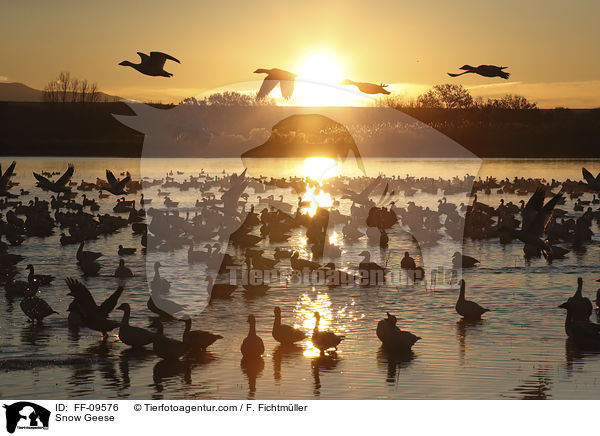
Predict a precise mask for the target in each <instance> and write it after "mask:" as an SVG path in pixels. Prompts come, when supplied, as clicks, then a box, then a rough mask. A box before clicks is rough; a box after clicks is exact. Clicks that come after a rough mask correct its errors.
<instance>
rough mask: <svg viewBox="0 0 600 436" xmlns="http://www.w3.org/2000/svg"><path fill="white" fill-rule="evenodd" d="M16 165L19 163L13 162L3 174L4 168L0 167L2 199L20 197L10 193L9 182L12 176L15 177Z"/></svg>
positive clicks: (0, 195)
mask: <svg viewBox="0 0 600 436" xmlns="http://www.w3.org/2000/svg"><path fill="white" fill-rule="evenodd" d="M15 165H17V162H15V161H14V160H13V161H12V163H11V164H10V165H9V167H8V168H7V169H6V171H4V173H2V166H1V165H0V197H7V198H17V197H18V195H16V194H12V193H10V192H8V182H9V180H10V178H11V176H12V175H13V171H14V169H15Z"/></svg>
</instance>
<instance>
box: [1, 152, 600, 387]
mask: <svg viewBox="0 0 600 436" xmlns="http://www.w3.org/2000/svg"><path fill="white" fill-rule="evenodd" d="M9 161H10V159H9V158H4V159H2V164H3V167H5V166H6V163H8V162H9ZM68 162H72V163H74V164H75V168H76V171H75V175H74V176H73V179H72V180H73V181H77V182H79V181H80V180H81V179H85V180H86V181H95V180H96V178H97V177H99V178H102V179H103V178H104V177H105V176H104V172H105V169H106V168H111V169H112V170H113V172H115V174H118V173H120V172H121V171H125V170H128V171H130V172H131V174H132V176H133V178H134V179H135V178H140V177H149V178H151V179H152V178H160V177H164V175H165V173H166V172H167V171H170V170H173V171H174V172H175V171H177V170H179V171H182V172H184V174H183V175H175V176H174V177H175V179H176V180H183V179H184V178H186V177H188V176H189V175H190V174H194V175H197V174H198V173H199V172H200V170H201V169H204V171H206V172H208V173H210V174H212V175H222V172H223V170H225V172H226V173H232V172H238V173H239V172H240V171H241V170H243V168H244V167H243V165H242V163H241V161H240V160H239V159H186V160H177V159H145V160H144V161H143V162H142V163H140V161H139V160H129V159H80V158H72V159H64V158H61V159H47V158H43V159H42V158H40V159H21V158H19V159H17V168H16V172H17V175H16V176H15V177H13V181H16V182H19V183H20V185H19V186H18V187H16V188H13V190H15V191H18V189H17V188H24V189H27V190H30V194H29V195H28V196H23V197H22V198H21V200H23V202H24V203H26V201H28V200H29V199H30V198H33V196H39V197H40V198H43V199H46V198H49V195H48V193H45V192H43V191H41V190H40V189H39V188H36V187H34V179H33V176H32V174H31V172H32V171H37V172H39V171H41V170H46V171H53V170H55V171H64V169H66V166H67V163H68ZM303 165H304V162H286V163H282V162H278V161H276V160H263V161H259V162H255V163H254V166H253V167H252V168H251V169H250V170H249V174H250V175H259V174H262V175H265V176H276V177H278V176H287V175H290V174H295V175H297V176H299V177H303V176H304V175H305V174H303V171H304V167H303ZM365 165H366V168H367V174H369V175H370V176H376V175H377V174H380V173H381V174H384V175H387V176H392V175H400V176H402V177H404V175H406V174H411V175H413V176H415V177H421V176H427V177H438V176H439V177H443V178H446V179H447V178H451V177H454V176H459V177H462V176H464V175H465V174H466V173H470V174H473V175H476V176H480V177H482V178H484V177H486V176H488V175H491V176H495V177H497V178H498V179H501V178H504V177H510V178H512V177H514V176H525V177H540V178H545V179H546V180H551V179H552V178H555V179H557V180H561V181H562V180H565V179H566V178H571V179H574V180H579V179H580V178H581V167H582V166H585V167H586V168H588V169H589V170H590V171H591V172H593V173H596V172H598V171H599V169H600V161H585V162H582V161H574V160H573V161H571V160H563V161H553V160H552V161H551V160H548V161H546V160H539V161H525V160H520V161H505V160H492V161H483V162H480V161H453V160H446V161H435V160H425V161H418V160H416V161H415V160H413V161H405V160H386V161H383V160H377V159H367V160H365ZM341 172H342V173H343V174H349V175H358V174H355V173H353V172H352V170H348V171H346V170H341ZM158 189H159V187H153V188H150V189H145V190H144V195H145V197H146V198H152V199H153V201H154V204H156V203H157V202H158V201H159V197H158V196H157V190H158ZM169 191H170V192H171V198H172V199H173V200H175V201H180V205H179V206H180V207H183V208H190V207H193V205H194V203H195V201H196V199H198V198H200V193H199V192H196V191H193V190H190V191H187V192H179V191H177V190H169ZM88 194H89V197H91V198H96V199H97V198H98V193H97V192H93V193H88ZM249 194H250V199H249V201H250V203H252V202H255V201H256V196H255V195H254V193H253V192H252V190H251V189H250V190H249ZM268 194H273V195H274V196H275V197H276V198H277V197H278V196H279V195H280V194H281V195H284V199H285V200H286V201H288V202H289V203H292V204H295V203H296V198H297V196H296V194H295V193H292V192H291V191H290V190H283V189H275V190H273V191H268ZM263 195H267V194H263ZM441 196H442V195H441V194H438V195H431V194H424V193H421V192H418V193H417V194H416V195H415V196H414V197H411V198H403V197H400V198H399V199H398V200H397V201H396V204H397V206H399V207H404V206H406V204H407V202H408V201H414V202H416V203H417V204H418V205H423V206H426V205H427V206H429V207H431V208H437V200H438V199H439V198H440V197H441ZM130 197H131V198H132V199H133V198H136V199H138V198H139V194H137V195H136V196H135V197H134V196H133V195H132V196H130ZM447 197H448V201H449V202H453V203H456V204H460V203H461V202H465V203H468V202H469V200H470V199H469V198H468V197H467V196H466V195H465V194H460V195H451V196H447ZM500 197H502V198H504V199H505V200H506V201H509V200H512V201H513V202H514V203H517V202H518V201H519V200H521V199H523V198H525V199H527V197H519V196H517V195H507V194H504V195H502V196H500V195H497V194H492V195H484V194H482V193H480V194H479V198H478V201H481V202H484V203H486V204H489V205H492V206H494V207H495V206H497V204H498V202H499V199H500ZM584 198H585V199H591V195H589V194H586V195H585V197H584ZM78 201H79V197H78ZM99 202H100V203H101V206H102V209H101V211H100V212H101V213H104V212H109V213H112V207H113V206H114V204H115V197H113V196H111V197H110V198H108V199H101V200H99ZM158 206H160V204H159V205H158ZM349 206H350V204H349V203H348V202H347V201H344V200H343V201H342V202H341V205H340V211H342V213H346V214H347V213H348V210H349ZM593 207H594V209H596V208H597V206H596V205H594V206H593ZM561 208H562V209H565V210H567V211H569V212H570V214H571V215H572V216H577V214H578V212H573V201H572V200H569V199H567V203H566V204H565V205H563V206H561ZM124 216H125V217H126V215H124ZM333 230H334V231H335V230H336V229H333ZM363 230H364V229H363ZM592 230H593V231H594V232H595V235H594V238H593V242H592V243H591V244H589V245H586V249H585V250H584V251H579V252H574V251H572V252H571V253H569V254H568V256H567V257H566V258H565V259H564V260H555V261H554V262H553V263H551V264H549V263H548V262H546V260H544V259H543V258H541V259H533V260H531V261H526V260H525V259H524V257H523V252H522V244H521V243H518V242H515V243H513V244H509V245H506V246H503V245H501V244H500V243H499V242H498V240H497V239H491V240H487V241H470V240H468V241H466V242H465V244H464V252H465V253H466V254H469V255H471V256H473V257H476V258H478V259H479V260H480V261H481V266H480V267H478V268H474V269H470V270H465V271H464V275H463V277H464V278H465V280H466V282H467V298H468V299H472V300H475V301H477V302H479V303H480V304H482V305H483V306H485V307H488V308H490V309H491V312H489V313H487V314H485V316H484V319H483V320H482V321H481V322H478V323H476V324H469V323H465V322H463V321H460V316H459V315H458V314H457V313H456V312H455V309H454V305H455V302H456V298H457V294H458V292H457V290H456V289H452V288H449V287H447V286H444V285H443V284H434V283H431V282H428V283H420V284H417V285H413V284H407V283H406V282H405V283H401V284H391V283H388V284H385V285H382V286H376V287H368V288H362V287H359V286H355V287H349V288H338V289H333V290H332V289H328V288H327V287H324V286H323V287H319V286H289V285H288V286H286V284H285V283H280V284H277V285H274V286H273V287H272V288H271V289H270V290H269V291H268V292H267V294H266V295H265V296H262V297H257V298H248V297H246V296H244V294H243V293H242V292H241V291H240V290H238V291H236V292H235V293H234V294H233V297H234V298H232V299H231V300H224V301H215V302H213V303H212V304H210V305H209V306H208V307H207V308H206V309H205V310H203V311H201V312H200V313H198V314H196V315H195V316H194V328H198V329H204V330H209V331H211V332H213V333H217V334H221V335H222V336H224V339H222V340H220V341H217V342H216V343H215V344H214V345H212V346H211V347H210V348H209V352H207V353H206V354H205V355H203V356H201V357H200V358H198V359H196V360H192V361H186V362H180V363H176V364H172V363H167V362H164V361H160V359H159V358H157V357H156V356H155V355H154V354H153V353H152V352H151V351H148V352H142V353H139V352H132V351H131V350H129V349H128V348H127V347H126V346H125V345H124V344H122V343H120V341H119V340H118V337H117V331H116V330H115V331H113V332H112V334H111V336H110V337H109V338H108V340H107V341H106V342H102V341H101V338H100V335H99V334H98V333H96V332H93V331H91V330H87V329H82V330H81V331H80V332H79V333H78V334H74V333H72V332H69V330H68V328H67V320H66V316H67V311H66V309H67V306H68V304H69V302H70V301H71V297H68V296H67V295H66V294H67V292H68V291H67V286H66V285H65V283H64V280H63V279H64V278H65V277H76V278H81V272H80V270H79V269H78V267H77V265H76V261H75V252H76V250H77V246H76V245H68V246H64V247H62V246H61V245H60V243H59V237H60V231H58V229H56V231H55V234H54V235H53V236H50V237H48V238H43V239H42V238H28V239H27V240H26V241H25V242H24V243H23V245H21V246H19V247H11V248H10V249H9V251H10V252H11V253H15V254H21V255H23V256H25V260H23V261H22V262H21V263H20V264H19V267H20V269H21V270H22V271H24V270H23V268H24V267H25V266H26V265H27V263H32V264H34V265H35V267H36V273H40V274H53V275H55V276H56V279H55V281H54V282H53V284H52V285H51V286H48V287H44V288H42V289H41V294H42V296H43V297H44V298H45V299H46V301H48V302H49V303H50V305H51V306H52V307H53V308H54V309H55V310H57V311H58V312H59V313H60V314H59V315H52V316H50V317H48V318H47V319H46V320H45V322H44V324H43V326H41V327H32V326H31V325H29V324H28V323H27V322H26V318H25V316H24V314H23V313H22V311H21V309H20V308H19V301H18V300H16V301H13V302H12V303H11V302H9V301H7V300H6V299H5V298H4V296H2V301H1V302H0V359H1V361H2V366H1V368H2V369H0V386H1V388H0V397H3V398H38V399H44V398H46V399H68V398H86V399H109V398H110V399H118V398H121V399H243V398H257V399H318V398H323V399H503V398H506V399H520V398H552V399H598V398H599V396H600V385H599V384H598V383H599V381H600V354H595V353H581V352H579V351H577V350H575V349H573V348H572V347H571V346H570V344H568V343H567V339H566V334H565V331H564V327H563V325H564V319H565V313H564V311H563V310H562V309H559V308H558V307H557V306H558V305H559V304H560V303H562V302H563V301H565V300H566V298H567V297H569V296H571V295H572V294H573V292H574V290H575V288H576V280H577V277H579V276H581V277H583V279H584V294H586V295H587V296H588V297H590V298H591V297H593V296H594V295H595V292H596V287H597V283H596V279H597V278H599V277H600V275H599V273H600V271H599V268H598V259H599V257H598V242H599V238H598V235H597V234H598V230H599V229H598V227H597V224H596V223H594V225H593V227H592ZM295 232H296V233H294V234H293V235H292V237H291V238H290V239H289V243H288V244H283V245H281V246H290V247H291V248H294V249H297V250H299V251H300V252H301V253H302V254H303V255H307V254H306V253H308V251H307V248H306V240H305V237H304V231H303V230H300V229H298V230H296V231H295ZM389 235H390V244H389V246H390V250H388V253H385V252H380V249H379V247H377V246H370V245H368V242H367V240H366V237H365V238H362V239H361V240H360V241H359V242H357V243H355V244H352V245H345V246H343V247H342V248H343V255H342V257H341V259H338V260H337V261H336V265H337V266H338V268H350V269H351V268H352V267H353V266H354V267H355V266H356V265H357V264H358V262H359V261H360V259H361V258H360V257H359V256H358V253H360V252H361V251H363V250H365V249H368V250H370V252H371V254H372V258H373V260H374V261H376V262H379V263H384V261H385V262H389V263H388V266H389V267H390V268H392V269H397V267H398V265H399V262H400V259H401V254H402V253H404V251H410V252H411V253H413V254H414V255H415V257H416V258H417V260H421V259H422V258H425V257H428V258H429V259H433V262H439V265H446V264H447V263H448V261H449V259H448V257H447V254H448V251H449V250H451V248H452V244H451V242H450V241H449V238H448V237H445V238H444V239H443V240H442V241H441V242H440V244H439V246H437V247H432V248H422V249H421V253H420V254H419V251H418V247H415V245H414V242H413V241H412V240H411V238H410V236H409V235H408V234H407V232H406V229H403V228H402V227H401V226H398V225H397V226H395V227H394V229H393V231H391V232H390V233H389ZM119 244H122V245H123V246H126V247H128V246H132V247H138V250H137V253H136V254H135V255H133V256H127V257H126V258H125V260H126V265H127V266H128V267H130V268H131V269H132V270H133V272H134V274H135V277H134V278H132V279H129V280H127V281H126V284H125V292H124V294H123V296H122V298H121V301H122V302H128V303H130V304H131V306H132V320H131V323H132V324H134V325H137V326H143V327H146V326H148V325H149V323H150V320H151V315H152V313H151V312H149V311H148V310H147V308H146V301H147V299H148V285H147V282H146V269H147V261H148V262H149V263H150V262H153V261H154V258H152V256H157V255H156V254H154V253H152V254H148V255H147V256H148V259H146V255H145V254H143V253H142V250H141V245H140V236H136V235H133V234H132V231H131V228H130V227H128V228H124V229H122V230H121V231H119V232H118V233H115V234H113V235H110V236H108V237H106V238H103V237H101V238H99V239H98V240H94V241H89V242H88V243H86V249H88V250H92V251H100V252H102V253H103V254H104V256H103V257H102V258H100V263H101V265H102V270H101V271H100V274H101V275H100V276H99V277H93V278H88V279H86V280H85V283H86V285H87V286H88V287H89V288H90V290H92V292H93V293H94V295H95V297H96V300H100V301H102V299H103V297H105V296H107V295H109V294H110V293H111V292H113V291H114V290H115V289H116V287H117V286H118V284H119V281H118V280H117V279H116V278H114V277H110V275H111V274H112V273H113V272H114V270H115V268H116V267H117V265H118V262H119V256H118V255H117V247H118V245H119ZM260 245H261V248H264V249H265V255H266V256H271V255H272V252H273V246H271V245H269V244H266V243H261V244H260ZM200 247H202V245H200ZM196 249H198V247H196ZM452 252H453V251H451V252H450V254H451V253H452ZM161 256H163V257H161V263H163V264H164V268H163V269H161V272H163V271H164V273H163V275H164V276H165V277H166V278H167V279H169V280H171V281H172V283H173V282H175V283H181V284H182V286H188V287H189V288H190V289H194V287H195V286H196V284H197V280H196V277H197V274H198V268H201V267H199V266H198V265H189V264H188V262H187V249H186V248H183V249H180V250H176V251H175V252H173V253H167V254H164V253H161ZM386 259H387V261H386ZM430 264H431V261H430ZM429 266H430V265H426V267H429ZM279 267H280V269H281V270H286V271H289V269H290V266H289V261H287V260H284V261H282V262H281V263H280V264H279ZM200 274H202V271H200ZM18 278H19V279H25V278H26V272H22V273H21V275H20V276H18ZM150 278H151V277H150ZM240 289H241V288H240ZM275 306H279V307H281V309H282V313H283V322H284V323H287V324H293V325H296V326H299V327H301V328H304V329H305V330H306V331H307V332H309V333H310V331H311V330H312V328H313V325H314V318H313V315H312V314H313V313H314V311H315V310H318V311H319V312H320V313H321V315H322V317H323V319H322V329H331V330H334V331H336V332H338V333H341V334H344V335H345V336H346V339H345V340H344V341H343V342H342V343H341V345H340V347H339V350H338V352H337V357H336V358H331V357H319V356H318V353H317V352H315V350H314V349H313V348H312V346H311V345H310V342H309V341H306V342H304V343H301V344H300V345H299V347H297V348H295V349H291V350H289V349H285V350H283V349H281V348H280V347H279V346H278V344H277V343H276V342H275V340H274V339H273V338H272V337H271V327H272V322H273V308H274V307H275ZM386 311H389V312H391V313H393V314H395V315H396V316H397V317H398V325H399V326H400V327H401V328H402V329H405V330H409V331H411V332H412V333H414V334H416V335H418V336H420V337H422V340H420V341H419V342H417V343H416V344H415V346H414V347H413V352H414V354H413V355H412V358H411V359H409V360H406V361H402V362H397V361H394V360H390V359H389V358H388V357H387V356H386V354H385V353H383V352H382V350H381V349H380V342H379V340H378V339H377V336H376V335H375V328H376V325H377V322H378V321H379V320H380V319H382V318H383V317H384V316H385V312H386ZM249 313H252V314H254V315H255V316H256V318H257V332H258V334H259V336H261V338H262V339H263V341H264V343H265V348H266V351H265V354H264V356H263V361H262V363H259V364H258V365H257V366H256V367H252V368H248V367H245V366H243V365H241V353H240V351H239V347H240V344H241V342H242V340H243V338H244V337H245V336H246V334H247V323H246V318H247V316H248V314H249ZM120 315H121V312H120V311H115V312H114V313H113V315H112V318H114V319H119V317H120ZM592 318H593V320H595V318H596V315H595V314H594V315H593V316H592ZM165 330H166V334H167V335H168V336H171V337H180V335H181V333H182V331H183V323H181V322H177V321H174V322H169V323H167V324H165Z"/></svg>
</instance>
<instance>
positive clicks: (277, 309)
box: [273, 307, 281, 318]
mask: <svg viewBox="0 0 600 436" xmlns="http://www.w3.org/2000/svg"><path fill="white" fill-rule="evenodd" d="M273 313H274V314H275V318H281V308H280V307H275V309H273Z"/></svg>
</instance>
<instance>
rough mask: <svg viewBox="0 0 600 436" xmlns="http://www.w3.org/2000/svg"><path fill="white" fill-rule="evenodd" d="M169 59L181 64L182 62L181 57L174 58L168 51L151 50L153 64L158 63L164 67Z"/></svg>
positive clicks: (157, 64)
mask: <svg viewBox="0 0 600 436" xmlns="http://www.w3.org/2000/svg"><path fill="white" fill-rule="evenodd" d="M167 59H169V60H171V61H174V62H177V63H178V64H180V63H181V62H179V59H177V58H174V57H173V56H171V55H168V54H166V53H163V52H160V51H151V52H150V63H151V64H152V65H156V66H157V67H160V68H162V67H163V66H164V65H165V62H166V61H167Z"/></svg>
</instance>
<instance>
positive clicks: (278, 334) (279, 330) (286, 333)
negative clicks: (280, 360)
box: [271, 307, 306, 345]
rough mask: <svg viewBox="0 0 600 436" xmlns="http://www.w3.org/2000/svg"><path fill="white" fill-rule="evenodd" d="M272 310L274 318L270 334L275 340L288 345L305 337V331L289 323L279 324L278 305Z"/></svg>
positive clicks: (279, 311)
mask: <svg viewBox="0 0 600 436" xmlns="http://www.w3.org/2000/svg"><path fill="white" fill-rule="evenodd" d="M273 312H274V313H275V320H274V321H273V330H272V332H271V334H272V335H273V338H274V339H275V340H276V341H277V342H279V343H280V344H283V345H290V344H293V343H294V342H299V341H301V340H303V339H305V338H306V333H304V332H303V331H302V330H299V329H296V328H294V327H292V326H290V325H286V324H281V309H280V308H279V307H276V308H275V309H274V310H273Z"/></svg>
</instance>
